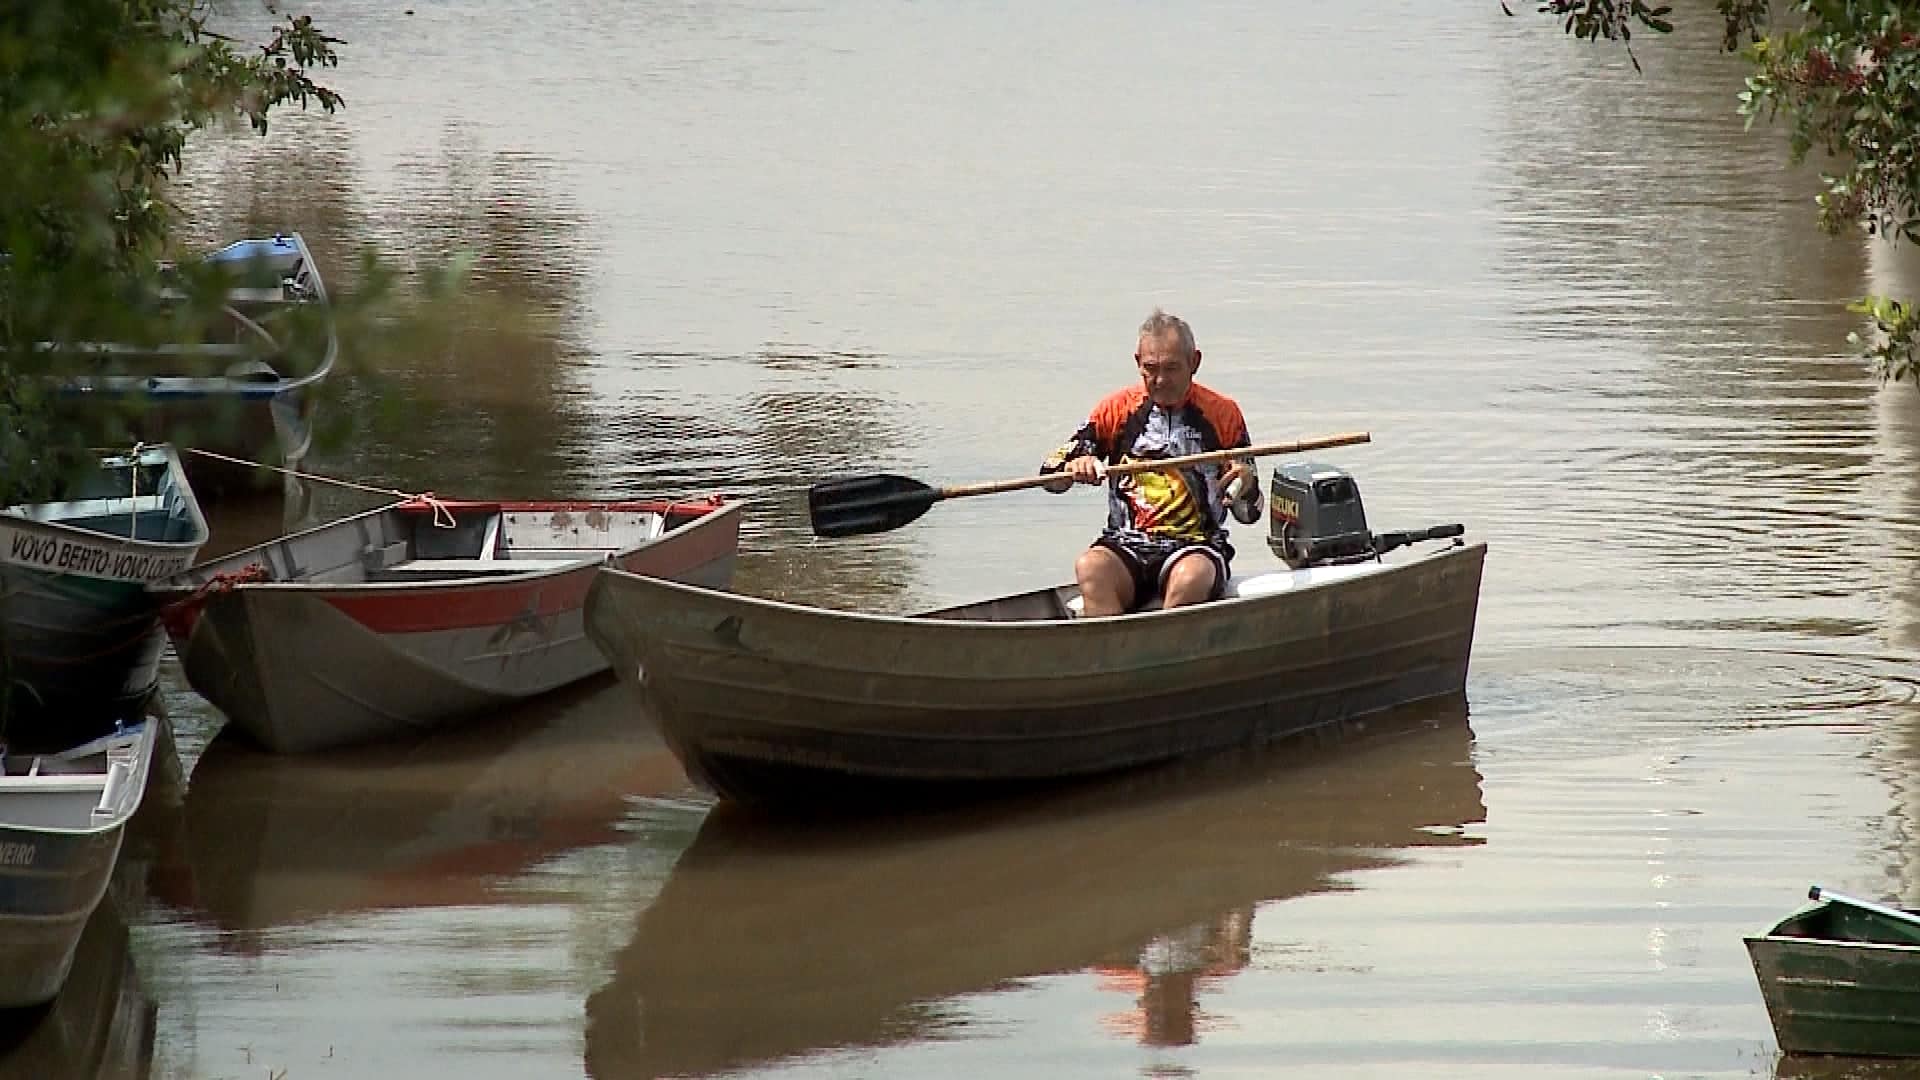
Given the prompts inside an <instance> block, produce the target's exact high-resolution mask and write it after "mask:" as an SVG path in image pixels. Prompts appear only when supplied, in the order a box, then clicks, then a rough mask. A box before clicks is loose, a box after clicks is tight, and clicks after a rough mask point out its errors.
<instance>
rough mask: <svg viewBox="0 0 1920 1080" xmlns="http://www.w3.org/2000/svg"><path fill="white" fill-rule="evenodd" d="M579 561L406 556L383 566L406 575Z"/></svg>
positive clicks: (553, 566) (552, 566) (507, 570)
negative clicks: (390, 564) (412, 557)
mask: <svg viewBox="0 0 1920 1080" xmlns="http://www.w3.org/2000/svg"><path fill="white" fill-rule="evenodd" d="M581 561H582V560H581V559H579V558H572V559H409V560H407V561H406V562H399V563H394V564H393V565H392V566H388V567H383V568H382V570H381V573H383V574H387V575H406V574H449V573H464V574H527V573H532V572H533V571H535V570H558V569H560V568H561V567H564V566H573V565H575V564H577V563H579V562H581Z"/></svg>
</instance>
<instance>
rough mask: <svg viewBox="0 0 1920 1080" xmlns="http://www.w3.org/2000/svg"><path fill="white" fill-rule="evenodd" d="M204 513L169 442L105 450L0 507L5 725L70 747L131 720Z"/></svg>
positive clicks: (155, 674)
mask: <svg viewBox="0 0 1920 1080" xmlns="http://www.w3.org/2000/svg"><path fill="white" fill-rule="evenodd" d="M206 542H207V522H206V519H205V518H204V517H203V516H202V515H201V512H200V504H199V503H198V502H197V501H196V500H195V498H194V495H193V489H192V488H191V487H189V486H188V484H187V477H186V471H185V470H184V469H183V468H182V467H181V464H180V458H179V455H178V454H176V453H175V452H174V450H173V448H172V447H171V446H167V445H164V444H162V445H158V446H146V447H141V448H138V449H137V450H136V451H134V452H133V453H104V454H102V455H101V456H100V457H99V458H98V460H97V462H96V463H95V465H94V467H92V468H90V469H87V470H83V473H82V475H78V476H74V477H70V478H69V479H68V482H67V484H66V486H65V489H64V490H62V491H61V492H60V493H59V494H58V496H57V497H56V498H55V499H54V500H52V501H49V502H40V503H23V504H20V505H16V506H6V507H0V695H4V696H5V702H4V704H5V709H4V711H3V712H0V726H3V727H4V735H5V737H6V739H7V741H9V742H12V743H13V744H14V746H15V747H16V748H18V747H19V746H21V745H23V744H26V743H31V744H34V745H58V746H71V745H73V744H75V743H78V742H82V741H85V740H86V739H89V738H92V737H94V736H96V735H100V734H104V733H105V732H108V731H112V730H114V728H115V727H116V726H117V723H118V722H120V721H124V720H127V719H130V718H131V717H132V715H133V713H134V711H135V710H137V709H138V706H139V703H140V702H142V701H144V700H145V699H146V697H147V695H148V694H149V693H150V692H151V691H152V690H153V687H154V684H155V682H156V681H157V680H158V678H159V664H160V653H161V650H162V649H163V648H164V647H165V645H166V637H165V635H164V634H162V633H161V631H160V598H159V597H158V596H157V595H156V594H155V593H153V592H151V591H150V590H149V589H148V588H147V586H148V585H149V584H151V583H152V582H155V581H159V580H161V579H163V578H167V577H171V576H172V575H174V574H178V573H180V572H181V571H182V570H185V569H186V568H187V567H188V566H189V565H191V564H192V563H193V560H194V559H195V557H196V556H197V555H198V554H199V552H200V548H201V545H203V544H205V543H206Z"/></svg>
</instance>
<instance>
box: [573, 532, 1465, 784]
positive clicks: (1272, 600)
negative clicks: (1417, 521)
mask: <svg viewBox="0 0 1920 1080" xmlns="http://www.w3.org/2000/svg"><path fill="white" fill-rule="evenodd" d="M1484 554H1485V547H1484V545H1478V544H1476V545H1473V546H1471V547H1461V548H1456V549H1451V550H1449V551H1446V552H1443V553H1439V554H1434V555H1430V556H1427V557H1424V558H1418V559H1410V560H1406V561H1404V562H1401V563H1397V564H1394V565H1391V566H1383V567H1380V568H1378V569H1377V570H1374V571H1372V572H1368V573H1365V574H1356V575H1354V576H1350V577H1346V578H1339V579H1332V578H1330V579H1328V580H1327V581H1325V582H1324V583H1322V584H1317V585H1312V586H1310V587H1303V588H1298V589H1292V590H1289V591H1287V592H1285V593H1280V594H1275V595H1270V596H1263V597H1255V598H1241V599H1234V600H1227V601H1221V602H1219V603H1216V604H1209V605H1201V606H1199V607H1194V608H1185V609H1180V610H1178V611H1172V612H1156V613H1149V614H1140V615H1131V616H1123V617H1119V618H1112V619H1089V620H1065V619H1054V620H1037V619H1036V620H1029V621H1019V622H982V621H958V620H953V619H951V618H919V619H909V618H886V617H875V616H862V615H851V614H847V613H842V612H832V611H824V610H820V609H813V608H804V607H797V606H793V605H787V604H779V603H774V602H771V601H764V600H756V599H753V598H748V597H740V596H735V595H731V594H722V593H715V592H710V591H705V590H698V589H689V588H684V587H680V586H675V585H673V584H671V583H663V582H658V581H650V580H646V579H642V578H637V577H633V576H630V575H624V574H620V573H616V572H603V573H602V574H601V575H600V580H599V581H598V582H596V584H595V587H594V593H593V596H592V597H591V598H590V599H589V602H588V626H589V632H590V633H591V634H593V635H594V637H595V639H596V640H597V641H598V642H599V644H600V646H601V648H602V649H603V650H604V651H606V652H607V654H608V655H609V656H610V657H613V658H614V661H615V667H616V670H617V671H619V673H620V674H621V676H622V677H623V678H624V679H627V680H629V681H630V683H631V684H632V685H634V686H636V687H637V688H638V689H639V690H640V692H641V694H642V696H643V698H644V700H645V701H646V702H647V703H648V704H649V706H650V707H651V708H652V709H653V711H655V712H656V713H657V716H658V720H659V723H660V725H661V728H662V731H663V732H664V734H665V735H666V737H667V740H668V742H669V744H670V745H671V746H672V747H673V748H674V750H675V752H676V753H677V754H679V755H680V757H681V760H682V762H683V764H684V765H685V766H686V768H687V770H688V772H689V774H690V775H692V776H694V777H695V778H696V779H698V780H700V781H701V782H703V783H704V784H706V785H707V786H708V787H710V788H712V789H714V790H715V791H716V792H718V793H720V794H721V795H723V796H725V797H728V798H731V799H734V800H737V801H741V802H779V803H786V802H803V803H817V802H820V801H823V800H828V799H831V800H833V801H839V798H840V797H841V796H844V795H846V794H847V793H849V792H850V791H853V790H854V789H856V788H864V789H868V790H870V791H872V792H874V793H884V792H895V791H898V790H900V789H901V788H903V787H904V788H916V789H924V790H931V789H935V788H944V789H955V788H966V787H975V786H979V785H986V784H1004V783H1022V782H1032V781H1041V780H1051V779H1057V778H1064V777H1071V776H1081V775H1089V774H1094V773H1100V772H1107V771H1113V770H1118V769H1124V768H1131V767H1136V766H1140V765H1146V764H1149V763H1153V762H1158V761H1164V760H1168V759H1172V758H1178V757H1183V756H1188V755H1195V754H1204V753H1210V752H1215V751H1222V750H1230V749H1234V748H1240V747H1249V746H1258V745H1261V744H1265V743H1270V742H1274V741H1277V740H1280V739H1285V738H1288V737H1292V736H1298V735H1302V734H1304V733H1308V732H1313V731H1316V730H1320V729H1327V728H1332V727H1335V726H1337V725H1339V724H1341V723H1342V722H1344V721H1347V720H1350V719H1353V718H1356V717H1360V716H1365V715H1368V714H1372V713H1376V712H1380V711H1383V710H1386V709H1391V708H1394V707H1396V706H1400V705H1405V704H1409V703H1413V702H1417V701H1424V700H1431V699H1439V698H1445V697H1448V696H1450V695H1460V694H1462V693H1464V689H1465V683H1466V674H1467V664H1468V659H1469V654H1470V650H1471V645H1472V638H1473V624H1474V619H1475V614H1476V610H1477V606H1478V597H1479V585H1480V572H1481V565H1482V562H1483V558H1484ZM1300 573H1301V574H1311V573H1312V572H1311V571H1302V572H1300ZM1302 580H1305V579H1304V578H1303V579H1302Z"/></svg>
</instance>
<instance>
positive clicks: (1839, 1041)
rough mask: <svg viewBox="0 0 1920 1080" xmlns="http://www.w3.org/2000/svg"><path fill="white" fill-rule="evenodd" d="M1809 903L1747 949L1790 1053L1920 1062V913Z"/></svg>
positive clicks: (1845, 901) (1817, 894) (1819, 899)
mask: <svg viewBox="0 0 1920 1080" xmlns="http://www.w3.org/2000/svg"><path fill="white" fill-rule="evenodd" d="M1807 895H1808V897H1809V898H1811V899H1812V900H1813V901H1814V903H1812V904H1810V905H1808V906H1807V907H1804V908H1801V909H1800V910H1799V911H1796V912H1794V913H1793V914H1791V915H1788V916H1787V917H1786V918H1784V919H1782V920H1780V921H1779V922H1778V923H1776V924H1774V926H1773V928H1772V929H1770V930H1768V931H1767V932H1766V933H1765V934H1762V935H1757V936H1753V937H1748V938H1746V939H1745V940H1746V943H1747V955H1748V956H1749V957H1751V958H1752V960H1753V970H1754V974H1755V975H1757V976H1758V977H1759V979H1760V995H1761V997H1762V998H1764V999H1765V1000H1766V1003H1767V1015H1768V1016H1769V1017H1770V1018H1771V1019H1772V1020H1773V1034H1774V1038H1775V1039H1777V1040H1778V1041H1779V1043H1780V1049H1781V1050H1783V1051H1785V1052H1787V1053H1789V1054H1841V1055H1847V1056H1853V1057H1920V913H1916V912H1913V911H1905V910H1901V909H1899V908H1893V907H1887V906H1884V905H1881V904H1876V903H1872V902H1871V901H1866V900H1856V899H1854V898H1852V897H1848V896H1842V895H1840V894H1839V893H1834V892H1828V891H1825V890H1823V889H1821V888H1820V887H1819V886H1818V885H1816V886H1814V887H1813V888H1812V889H1810V890H1808V893H1807Z"/></svg>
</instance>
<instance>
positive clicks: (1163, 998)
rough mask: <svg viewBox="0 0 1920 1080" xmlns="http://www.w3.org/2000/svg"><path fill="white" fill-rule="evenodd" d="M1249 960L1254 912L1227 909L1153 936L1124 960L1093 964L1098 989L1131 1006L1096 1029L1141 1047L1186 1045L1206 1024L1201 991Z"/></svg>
mask: <svg viewBox="0 0 1920 1080" xmlns="http://www.w3.org/2000/svg"><path fill="white" fill-rule="evenodd" d="M1252 956H1253V910H1252V909H1251V908H1246V909H1238V908H1236V909H1232V910H1228V911H1226V912H1223V913H1221V915H1220V917H1219V918H1217V919H1215V920H1213V921H1212V922H1210V923H1196V924H1195V925H1193V926H1189V927H1185V928H1183V929H1180V930H1175V931H1172V932H1170V933H1166V934H1161V935H1158V936H1156V937H1154V938H1152V939H1150V940H1148V941H1147V943H1146V944H1144V945H1142V946H1141V947H1140V949H1139V951H1138V952H1137V953H1136V954H1135V955H1133V956H1132V957H1129V958H1127V959H1125V960H1121V961H1117V962H1110V963H1104V964H1099V965H1096V966H1095V967H1094V968H1093V970H1094V971H1095V972H1096V973H1098V974H1099V975H1100V988H1101V989H1102V990H1112V991H1115V992H1118V993H1123V994H1132V995H1133V1001H1134V1004H1133V1007H1132V1008H1131V1009H1128V1010H1127V1011H1125V1012H1116V1013H1107V1014H1105V1015H1103V1016H1102V1017H1101V1018H1100V1026H1101V1027H1102V1028H1104V1029H1106V1030H1107V1031H1109V1032H1112V1033H1113V1034H1114V1035H1117V1036H1121V1037H1123V1038H1133V1039H1138V1040H1139V1041H1140V1043H1141V1045H1143V1046H1190V1045H1192V1044H1193V1043H1194V1042H1195V1041H1196V1040H1197V1039H1198V1038H1199V1032H1200V1029H1201V1027H1202V1026H1204V1025H1205V1024H1206V1023H1207V1022H1208V1018H1207V1017H1206V1014H1204V1013H1203V1012H1201V1010H1200V992H1201V991H1202V990H1210V989H1212V988H1213V986H1214V985H1215V984H1217V983H1219V982H1220V981H1221V980H1222V979H1224V978H1225V977H1226V976H1228V975H1232V974H1233V973H1235V972H1237V971H1241V970H1243V969H1245V968H1246V966H1247V962H1248V961H1249V960H1250V959H1251V958H1252Z"/></svg>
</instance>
